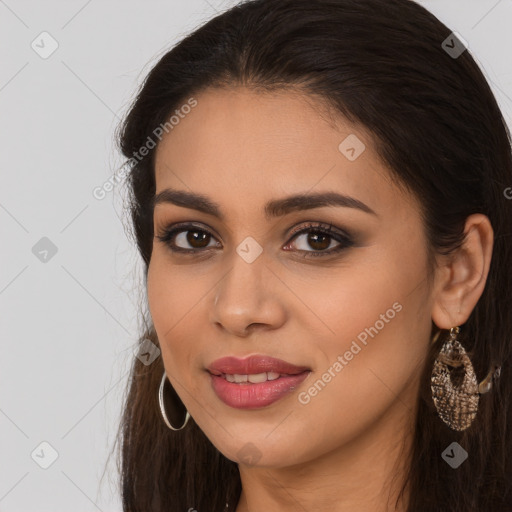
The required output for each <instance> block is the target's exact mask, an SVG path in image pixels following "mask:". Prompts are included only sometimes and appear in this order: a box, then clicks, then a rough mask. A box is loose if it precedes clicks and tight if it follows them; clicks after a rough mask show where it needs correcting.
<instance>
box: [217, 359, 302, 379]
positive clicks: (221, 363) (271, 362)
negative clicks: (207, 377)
mask: <svg viewBox="0 0 512 512" xmlns="http://www.w3.org/2000/svg"><path fill="white" fill-rule="evenodd" d="M309 369H310V368H308V367H307V366H297V365H294V364H292V363H288V362H287V361H283V360H282V359H276V358H275V357H270V356H262V355H254V356H249V357H247V358H245V359H240V358H238V357H234V356H229V357H221V358H220V359H216V360H215V361H213V363H211V364H210V365H209V366H208V367H207V370H208V371H209V372H210V373H213V374H214V375H221V374H228V375H235V374H237V375H252V374H256V373H264V372H276V373H280V374H288V375H296V374H298V373H302V372H304V371H306V370H309Z"/></svg>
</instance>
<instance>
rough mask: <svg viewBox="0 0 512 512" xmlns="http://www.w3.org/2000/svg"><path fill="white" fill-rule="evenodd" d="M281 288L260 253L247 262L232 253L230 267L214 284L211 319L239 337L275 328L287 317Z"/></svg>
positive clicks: (221, 327) (282, 288) (219, 326)
mask: <svg viewBox="0 0 512 512" xmlns="http://www.w3.org/2000/svg"><path fill="white" fill-rule="evenodd" d="M284 291H285V288H284V287H283V284H282V283H281V282H280V281H279V279H278V278H277V277H276V276H275V275H274V273H273V272H272V271H271V270H270V269H269V268H268V267H267V266H266V263H265V261H264V258H263V257H261V256H260V257H259V258H257V259H256V260H255V261H253V262H252V263H247V262H246V261H244V260H243V259H242V258H240V257H239V256H238V255H235V257H234V261H233V265H232V267H231V269H230V270H229V271H228V272H227V273H226V274H225V275H224V277H223V278H222V279H221V280H220V281H219V282H218V283H217V285H216V289H215V296H214V297H215V298H214V300H213V306H212V309H211V315H210V321H211V322H212V323H213V324H215V325H216V326H217V327H218V328H220V329H223V330H224V331H226V332H227V333H229V334H231V335H233V336H238V337H246V336H248V335H249V334H250V333H251V332H252V331H253V330H274V329H278V328H279V327H281V326H282V325H283V324H284V322H285V321H286V308H285V304H284V302H283V297H284V295H283V293H284Z"/></svg>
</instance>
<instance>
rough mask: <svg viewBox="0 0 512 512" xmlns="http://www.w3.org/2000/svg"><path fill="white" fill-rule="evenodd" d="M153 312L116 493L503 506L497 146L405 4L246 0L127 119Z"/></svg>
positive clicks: (292, 505) (156, 502) (208, 505)
mask: <svg viewBox="0 0 512 512" xmlns="http://www.w3.org/2000/svg"><path fill="white" fill-rule="evenodd" d="M119 141H120V147H121V150H122V152H123V154H124V156H125V157H126V158H127V159H128V164H129V170H130V173H129V180H128V183H129V187H130V194H131V196H130V197H131V201H130V212H131V218H132V221H133V227H134V233H135V236H136V242H137V246H138V249H139V251H140V254H141V256H142V258H143V261H144V264H145V271H146V273H145V277H146V284H147V299H148V312H149V313H150V315H151V320H150V321H149V322H148V325H147V327H146V329H145V332H143V333H142V335H141V338H140V344H139V345H140V346H139V355H138V357H137V358H135V359H134V363H133V367H132V374H131V380H130V384H129V389H128V393H127V397H126V403H125V408H124V417H123V421H122V425H121V431H120V440H121V449H122V451H121V457H122V468H121V469H122V496H123V510H125V511H131V512H134V511H139V510H144V511H149V510H155V511H167V512H169V511H186V510H188V511H193V510H196V511H198V512H203V511H214V512H220V511H222V510H229V511H233V510H236V512H249V511H250V512H258V511H262V510H270V511H277V510H280V511H291V510H293V511H296V510H307V511H316V510H329V511H338V510H344V511H345V510H354V511H369V512H380V511H391V510H393V511H407V512H412V511H414V512H418V511H428V512H434V511H443V512H448V511H450V512H452V511H453V512H456V511H457V512H463V511H464V512H470V511H471V512H477V511H478V512H481V511H482V510H492V511H493V512H495V511H505V510H512V490H511V485H512V484H511V481H512V478H511V477H512V472H511V460H512V458H511V457H510V455H511V448H512V438H511V431H510V428H509V427H508V425H509V424H510V421H511V420H512V418H511V413H510V410H511V409H510V397H511V386H512V379H511V377H510V371H509V370H510V361H511V346H512V344H511V341H512V319H511V316H510V311H511V308H512V295H511V291H512V268H511V266H510V261H511V260H512V253H511V238H510V236H511V234H512V203H511V201H510V194H509V193H507V191H510V190H511V189H510V187H511V186H512V159H511V151H510V149H511V147H510V136H509V131H508V129H507V126H506V124H505V122H504V120H503V117H502V114H501V112H500V110H499V108H498V105H497V103H496V101H495V98H494V96H493V94H492V92H491V90H490V88H489V86H488V84H487V83H486V81H485V79H484V77H483V75H482V72H481V71H480V69H479V68H478V66H477V65H476V64H475V61H474V60H473V58H472V57H471V55H470V53H469V51H468V50H467V48H466V46H465V44H464V41H463V40H462V39H461V38H460V37H458V36H457V35H456V34H453V33H452V32H451V30H450V29H449V28H447V27H446V26H445V25H443V24H442V23H441V22H440V21H439V20H438V19H437V18H435V17H434V16H433V15H432V14H430V13H429V12H427V11H426V10H425V9H424V8H423V7H421V6H419V5H418V4H416V3H414V2H412V1H409V0H364V1H363V0H318V1H315V2H311V1H310V0H253V1H247V2H244V3H241V4H239V5H238V6H236V7H233V8H232V9H230V10H229V11H227V12H225V13H223V14H220V15H218V16H216V17H215V18H214V19H212V20H211V21H209V22H208V23H206V24H205V25H204V26H202V27H200V28H199V29H197V30H196V31H195V32H193V33H192V34H190V35H189V36H187V37H185V38H184V39H183V40H182V41H181V42H180V43H179V44H178V45H177V46H175V47H174V48H173V49H172V50H171V51H169V52H168V53H167V54H165V55H164V56H163V57H162V58H161V60H160V61H159V62H158V64H157V65H156V66H155V67H154V68H153V69H152V71H151V72H150V73H149V75H148V77H147V79H146V80H145V83H144V84H143V86H142V87H141V90H140V91H139V93H138V96H137V98H136V100H135V102H134V104H133V105H132V107H131V110H130V111H129V113H128V115H127V117H126V119H125V120H124V123H123V124H122V126H121V127H120V132H119Z"/></svg>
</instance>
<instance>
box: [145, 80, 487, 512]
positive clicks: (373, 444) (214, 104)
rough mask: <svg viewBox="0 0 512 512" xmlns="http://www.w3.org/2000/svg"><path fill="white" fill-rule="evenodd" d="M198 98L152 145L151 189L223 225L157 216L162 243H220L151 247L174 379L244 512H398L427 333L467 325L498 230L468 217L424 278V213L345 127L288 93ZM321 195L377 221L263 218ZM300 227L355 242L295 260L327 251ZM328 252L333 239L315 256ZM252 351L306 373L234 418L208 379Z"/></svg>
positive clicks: (157, 313) (301, 215)
mask: <svg viewBox="0 0 512 512" xmlns="http://www.w3.org/2000/svg"><path fill="white" fill-rule="evenodd" d="M195 97H196V99H197V101H198V104H197V106H196V107H195V108H194V109H193V110H192V112H191V113H190V114H188V115H187V116H185V118H184V119H182V120H181V121H180V123H179V125H177V126H175V127H174V129H173V130H172V131H170V132H169V133H168V134H167V135H166V136H165V137H164V138H163V140H162V142H161V143H160V144H159V146H158V148H157V154H156V163H155V173H156V174H155V177H156V192H157V193H159V192H161V191H162V190H163V189H165V188H168V187H171V188H174V189H178V190H185V191H193V192H196V193H201V194H204V195H206V196H208V197H209V198H210V199H211V200H213V201H215V202H217V203H218V204H219V205H220V207H221V211H222V212H223V214H224V215H225V219H224V220H223V221H221V220H219V219H217V218H216V217H214V216H212V215H209V214H206V213H202V212H199V211H196V210H192V209H189V208H184V207H181V206H176V205H174V204H168V203H165V204H159V205H157V206H156V208H155V212H154V229H155V235H158V234H159V233H162V230H164V229H165V228H166V227H168V226H170V225H171V224H176V223H178V222H193V223H195V224H197V225H199V227H200V228H202V229H203V230H206V231H208V232H210V233H211V234H212V237H211V238H209V239H207V240H206V242H205V243H203V244H200V243H196V245H190V243H189V242H187V239H186V238H185V236H186V234H187V233H186V232H185V233H184V234H181V235H179V236H178V238H175V239H174V241H175V243H176V244H177V245H178V246H179V247H182V248H188V249H190V248H196V249H198V251H203V252H202V253H201V254H199V255H197V256H190V255H182V254H179V253H173V252H172V251H171V250H170V248H169V246H168V245H166V244H165V243H164V242H162V241H160V240H159V239H158V238H155V239H154V244H153V254H152V257H151V262H150V265H149V271H148V281H147V287H148V300H149V307H150V312H151V316H152V319H153V322H154V325H155V329H156V332H157V334H158V339H159V342H160V346H161V351H162V357H163V362H164V367H165V370H166V373H167V375H168V378H169V380H170V382H171V384H172V385H173V386H174V388H175V389H176V391H177V393H178V395H179V396H180V398H181V399H182V401H183V403H184V404H185V406H186V407H187V409H188V411H189V412H190V414H191V416H192V417H193V419H194V421H195V422H196V423H197V424H198V426H199V427H200V428H201V429H202V430H203V432H204V433H205V434H206V436H207V437H208V438H209V439H210V440H211V442H212V443H213V444H214V445H215V446H216V447H217V448H218V449H219V450H220V451H221V452H222V453H223V454H224V455H225V456H226V457H228V458H229V459H231V460H233V461H235V462H237V463H238V464H239V470H240V476H241V480H242V486H243V490H242V495H241V498H240V501H239V503H238V507H237V509H236V511H237V512H248V511H250V512H260V511H262V510H267V511H278V510H279V511H294V512H295V511H296V510H307V511H312V510H331V511H341V510H343V511H346V510H367V511H375V512H381V511H387V510H393V508H392V506H391V504H393V503H394V501H395V499H396V496H397V494H396V492H397V490H398V488H399V487H400V484H401V483H402V478H403V476H404V471H405V464H406V462H407V457H408V451H409V449H410V442H411V434H412V428H413V424H414V417H415V414H416V409H415V407H416V405H415V404H416V397H417V394H418V377H419V374H420V371H421V368H422V365H423V361H424V358H425V354H426V351H427V350H428V347H429V344H430V342H431V339H430V336H431V329H432V323H434V324H435V325H437V327H439V328H443V329H449V328H450V327H453V326H458V325H461V324H463V323H464V322H465V321H466V320H467V318H468V317H469V315H470V313H471V311H472V309H473V308H474V306H475V304H476V302H477V301H478V299H479V297H480V295H481V293H482V291H483V288H484V285H485V280H486V277H487V273H488V268H489V263H490V259H491V254H492V240H493V234H492V228H491V226H490V223H489V221H488V219H487V218H486V217H485V216H483V215H480V214H478V215H472V216H471V217H469V218H468V220H467V223H466V233H467V239H466V242H465V244H464V245H463V247H462V248H461V249H460V250H458V251H457V252H456V253H454V254H452V255H451V256H443V257H440V256H438V257H437V268H436V269H435V272H434V273H433V274H430V275H429V273H428V266H427V241H426V238H425V234H424V230H423V225H422V222H421V219H420V213H419V211H420V210H419V203H418V201H417V199H416V198H415V197H413V196H412V195H410V194H407V193H406V192H405V191H403V190H399V189H398V188H397V187H396V185H395V184H393V181H392V180H391V179H390V172H389V170H388V169H387V168H386V167H385V165H384V164H383V163H382V162H381V161H380V159H379V158H378V156H377V154H376V152H375V150H374V146H373V142H372V139H371V137H370V136H369V135H368V133H367V132H366V131H365V130H364V129H363V127H361V126H354V125H352V124H350V123H348V121H346V120H345V119H343V118H341V117H338V118H336V119H335V121H336V122H335V123H334V122H333V121H332V119H329V118H328V116H326V115H325V112H326V111H325V110H323V109H322V108H321V105H320V103H318V100H316V101H314V100H313V99H312V98H311V97H306V96H303V95H301V94H300V93H297V92H291V91H281V92H273V93H265V94H262V93H257V92H254V91H250V90H248V89H245V88H242V87H238V88H233V89H231V90H226V89H213V88H210V89H207V90H205V91H203V92H202V93H201V94H199V95H197V96H195ZM349 134H355V135H356V136H357V137H358V138H359V139H360V140H361V141H363V142H364V144H365V146H366V149H365V150H364V151H363V153H362V154H361V155H360V156H359V157H358V158H357V159H356V160H354V161H350V160H349V159H347V158H346V157H345V156H344V155H343V154H342V153H341V152H340V150H339V149H338V146H339V144H340V142H342V141H343V140H344V139H345V138H346V137H347V136H348V135H349ZM320 191H322V192H324V191H335V192H338V193H342V194H346V195H349V196H352V197H354V198H356V199H358V200H360V201H362V202H364V203H365V204H366V205H368V206H369V207H370V208H371V209H372V210H373V211H374V212H375V215H373V214H369V213H366V212H363V211H361V210H358V209H355V208H349V207H339V206H327V207H321V208H316V209H312V210H303V211H295V212H292V213H289V214H287V215H285V216H283V217H281V218H272V219H267V218H265V216H264V214H263V205H264V204H265V203H266V202H267V201H269V200H271V199H276V198H281V197H284V196H288V195H291V194H295V193H314V192H320ZM308 221H311V222H314V223H327V224H328V223H332V224H333V225H334V226H335V227H336V228H338V229H340V230H346V231H348V232H349V233H351V234H352V235H353V239H354V243H353V245H352V246H349V247H346V248H345V249H344V250H343V251H341V252H339V253H337V254H333V255H332V256H324V257H317V258H310V259H304V258H303V257H302V256H303V255H304V253H306V252H307V251H310V252H311V251H315V250H323V251H324V252H325V251H326V250H327V249H322V248H321V249H318V247H319V246H318V245H311V244H310V243H308V235H307V234H300V235H298V237H296V238H293V237H292V236H290V235H289V233H290V230H291V228H293V227H295V226H297V227H300V226H304V227H306V226H307V224H308ZM192 231H193V228H192ZM248 236H250V237H252V238H253V239H255V240H256V241H257V242H258V243H259V245H260V246H261V248H262V249H263V252H262V253H261V255H260V256H259V257H258V258H257V259H256V260H255V261H253V262H252V263H247V261H245V260H244V259H243V258H241V257H240V256H239V255H238V253H237V252H236V248H237V246H238V245H239V244H240V243H241V242H242V241H243V240H244V239H245V238H246V237H248ZM206 245H208V248H207V249H205V248H204V247H205V246H206ZM338 245H339V242H337V241H336V239H334V238H327V239H326V243H325V244H324V245H323V246H322V247H326V248H331V247H334V246H338ZM285 247H288V248H289V249H288V250H285V249H284V248H285ZM395 303H398V304H400V305H401V306H402V308H401V310H400V311H399V312H397V313H396V315H395V316H394V318H393V319H391V320H388V322H386V323H385V325H384V327H383V328H381V329H380V330H379V331H378V334H376V335H374V337H373V338H372V337H368V342H367V345H362V344H361V343H359V345H361V347H362V348H361V350H360V351H359V352H358V353H357V355H354V357H353V359H352V360H350V361H348V362H347V364H346V365H345V366H344V367H343V369H342V370H341V371H339V372H337V373H336V372H335V373H336V376H335V377H333V378H332V379H331V381H330V382H328V383H327V384H326V385H325V386H324V387H323V388H322V389H321V391H319V392H318V393H317V394H316V395H315V396H313V397H311V400H310V401H309V402H308V403H307V404H303V403H301V402H300V401H299V400H298V396H299V393H301V392H304V391H307V390H308V389H309V388H311V386H313V384H314V383H315V382H316V381H317V380H318V379H320V378H321V377H322V374H324V373H325V372H326V371H327V370H328V369H329V368H330V367H331V368H332V366H333V364H334V363H335V362H336V361H337V357H338V356H339V355H343V354H344V353H345V352H346V351H347V350H349V349H350V347H351V344H352V342H353V341H354V340H356V339H357V336H358V334H360V333H361V332H362V331H364V330H365V328H369V327H370V326H375V324H376V321H377V320H379V319H380V318H382V317H381V315H382V314H385V313H386V311H387V310H389V309H390V308H392V305H393V304H395ZM252 354H268V355H271V356H273V357H277V358H281V359H284V360H286V361H289V362H291V363H293V364H296V365H306V366H309V367H310V368H311V374H310V375H309V376H308V377H307V379H306V380H305V381H304V382H303V383H302V384H301V385H300V386H299V387H298V388H297V389H296V390H294V391H292V392H291V393H290V394H288V395H287V396H286V397H284V398H282V399H280V400H278V401H277V402H274V403H273V404H271V405H269V406H267V407H263V408H259V409H254V410H241V409H235V408H231V407H229V406H227V405H225V404H224V403H223V402H222V401H221V400H220V399H219V398H218V397H217V395H216V394H215V393H214V392H213V390H212V388H211V383H210V375H209V374H208V372H206V371H205V368H206V367H207V366H208V365H209V364H210V363H211V362H212V361H214V360H215V359H217V358H219V357H223V356H227V355H236V356H238V357H246V356H249V355H252ZM248 443H252V445H253V446H254V447H255V448H254V447H253V448H251V449H252V450H253V451H254V453H257V454H258V457H259V458H258V460H256V462H255V463H254V464H252V465H250V464H248V463H246V461H245V459H243V458H242V456H241V454H240V453H239V451H240V450H241V449H243V448H244V447H245V450H247V449H249V448H248V447H247V446H248V445H247V444H248ZM395 475H396V480H395V481H393V482H392V481H391V479H392V477H393V476H395ZM398 510H405V508H399V509H398Z"/></svg>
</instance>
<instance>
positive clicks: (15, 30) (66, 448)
mask: <svg viewBox="0 0 512 512" xmlns="http://www.w3.org/2000/svg"><path fill="white" fill-rule="evenodd" d="M235 3H236V2H235V1H231V0H230V1H227V0H226V1H224V2H222V1H221V0H208V1H206V0H188V1H187V2H182V1H178V0H166V1H157V0H154V1H151V2H143V1H142V0H139V1H134V0H132V1H124V2H123V1H120V0H116V1H99V0H89V1H84V0H72V1H67V2H64V1H56V0H51V1H45V2H36V1H26V0H5V1H3V0H0V34H1V35H0V37H1V44H0V54H1V58H2V66H1V70H0V108H1V117H0V130H1V132H0V140H1V141H2V146H1V148H2V150H1V151H0V169H1V175H0V179H1V183H0V227H1V235H0V236H1V247H2V251H1V254H2V259H1V265H0V306H1V313H0V321H1V332H2V343H1V345H0V351H1V357H0V433H1V434H0V440H1V441H0V443H1V444H0V512H21V511H23V512H32V511H37V512H45V511H51V512H64V511H66V512H68V511H69V510H76V511H78V510H80V511H98V510H99V511H103V512H107V511H120V510H121V504H120V499H119V493H118V491H117V487H116V485H117V473H116V472H115V464H114V460H113V459H111V461H110V464H109V466H108V471H107V473H106V476H105V477H104V478H103V480H102V481H101V483H100V478H101V476H102V473H103V469H104V466H105V464H106V461H107V456H108V454H109V452H110V450H111V448H112V443H113V439H114V438H113V436H114V434H115V432H116V430H117V425H118V421H119V414H120V405H121V397H122V393H123V391H124V387H125V385H126V378H127V372H128V369H129V364H130V359H131V358H132V357H133V355H132V354H133V349H134V346H135V342H136V339H137V334H138V320H137V314H138V313H137V304H138V302H139V296H138V290H139V287H140V284H141V282H142V281H141V279H142V278H141V276H142V274H141V268H142V266H141V264H140V262H139V259H138V255H137V254H136V252H135V248H134V247H132V245H131V243H130V241H129V240H128V239H127V238H126V235H125V231H124V228H123V224H122V218H123V215H124V214H123V202H122V194H121V192H120V190H119V187H118V186H117V187H116V190H115V191H113V192H109V193H107V194H106V197H105V198H104V199H103V200H98V199H96V198H95V197H93V194H92V191H93V189H94V188H95V187H98V186H102V184H103V183H104V182H105V181H106V180H107V179H108V178H109V177H111V175H112V174H113V173H114V171H115V170H116V169H118V167H119V165H120V164H121V163H122V160H121V159H120V157H119V155H117V153H116V152H115V149H114V146H113V130H114V128H115V127H116V125H117V123H118V120H119V119H120V118H122V116H123V114H124V113H125V112H126V110H127V107H128V105H129V102H130V100H131V99H132V98H133V95H134V93H135V91H136V88H137V86H138V85H139V83H140V82H141V80H142V79H143V78H144V76H145V75H146V73H147V72H148V71H149V69H150V68H151V67H152V65H154V64H155V63H156V61H157V59H158V58H159V57H160V56H161V55H162V54H163V53H164V51H165V50H166V49H167V48H169V47H171V46H172V45H173V44H175V43H176V42H177V41H178V40H179V39H181V38H182V37H183V36H184V35H186V34H187V33H188V32H190V31H191V30H192V29H193V28H195V27H197V26H198V25H199V24H201V23H202V22H204V21H206V20H207V19H209V18H210V17H212V16H213V15H214V14H215V13H216V12H217V11H219V12H220V11H222V10H224V9H226V8H228V7H230V6H231V5H234V4H235ZM420 3H421V4H422V5H424V6H425V7H427V8H428V9H429V10H431V11H432V12H433V13H434V14H436V15H437V16H438V17H439V18H440V19H441V20H442V21H443V22H444V23H446V24H447V25H448V26H449V27H450V28H451V29H452V30H454V31H457V32H459V33H460V34H461V35H462V36H463V38H464V39H465V40H466V41H467V42H468V43H469V49H470V51H471V52H472V53H473V55H474V56H475V57H476V59H477V61H478V62H479V64H480V66H481V67H482V68H483V69H484V72H485V74H486V76H487V78H488V80H489V82H490V83H491V86H492V89H493V90H494V91H495V94H496V96H497V98H498V102H499V104H500V106H501V108H502V110H503V112H504V114H505V116H506V119H507V122H508V123H509V125H510V124H511V122H510V120H511V118H512V116H511V113H512V58H511V55H510V50H511V49H512V33H511V30H510V27H511V22H512V2H511V1H509V0H500V1H496V0H492V1H484V0H473V1H468V0H457V1H454V0H451V1H447V0H438V1H421V2H420ZM43 31H46V32H48V33H49V34H51V36H52V38H54V39H55V40H56V41H57V43H58V48H57V50H56V51H55V52H54V53H53V54H52V55H51V56H49V57H48V58H46V59H43V58H41V56H40V55H39V54H38V53H36V51H35V50H34V49H32V47H31V44H32V41H34V40H35V43H34V44H39V51H40V52H43V51H48V49H50V48H51V47H50V40H49V39H45V40H44V42H42V43H41V37H47V36H40V34H41V32H43ZM43 45H44V48H43ZM510 185H511V186H512V183H511V184H510ZM43 237H47V238H48V239H49V240H51V242H52V243H53V244H54V245H55V246H56V249H57V252H56V253H55V254H54V255H53V256H52V253H51V252H49V253H48V255H47V256H46V258H47V261H46V262H43V261H41V260H40V259H39V258H40V257H44V253H42V254H40V255H39V257H36V255H35V254H34V252H33V247H34V246H36V244H37V243H38V242H39V243H42V244H44V243H46V242H40V240H41V238H43ZM38 247H39V246H36V248H38ZM43 249H44V248H43ZM39 250H42V249H41V248H39ZM36 252H37V251H36ZM44 442H46V443H49V445H50V446H51V448H50V447H49V446H48V445H46V444H43V445H41V443H44ZM52 450H55V451H56V453H57V454H58V457H57V458H56V460H55V461H54V462H53V463H52V464H51V465H50V466H49V467H48V468H47V469H43V468H42V467H41V466H40V464H43V465H44V463H45V462H46V463H47V464H48V463H49V462H51V461H52V453H53V452H52Z"/></svg>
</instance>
